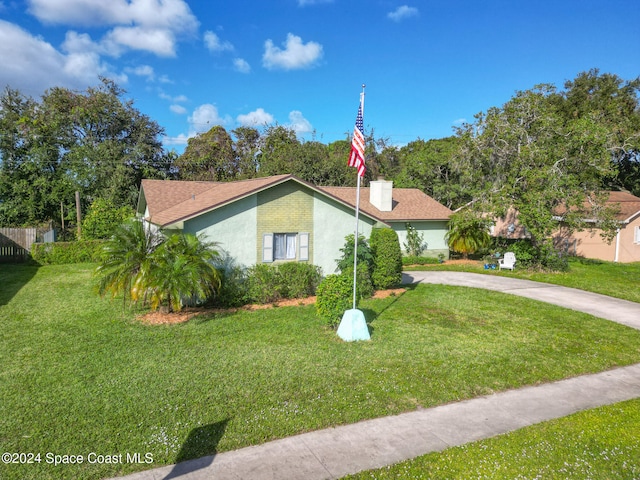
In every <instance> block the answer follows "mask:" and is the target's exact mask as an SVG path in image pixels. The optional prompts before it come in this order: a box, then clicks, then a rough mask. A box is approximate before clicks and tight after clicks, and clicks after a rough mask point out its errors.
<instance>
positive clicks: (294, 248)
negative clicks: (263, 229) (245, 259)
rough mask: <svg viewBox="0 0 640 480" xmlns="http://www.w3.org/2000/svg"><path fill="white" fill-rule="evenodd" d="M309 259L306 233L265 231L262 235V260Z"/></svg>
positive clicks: (267, 261) (307, 235)
mask: <svg viewBox="0 0 640 480" xmlns="http://www.w3.org/2000/svg"><path fill="white" fill-rule="evenodd" d="M275 260H300V261H306V260H309V234H308V233H265V234H264V235H263V236H262V261H263V262H265V263H269V262H273V261H275Z"/></svg>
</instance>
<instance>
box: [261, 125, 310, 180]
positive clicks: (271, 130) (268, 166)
mask: <svg viewBox="0 0 640 480" xmlns="http://www.w3.org/2000/svg"><path fill="white" fill-rule="evenodd" d="M300 149H301V143H300V140H298V137H297V136H296V132H295V131H294V130H293V129H292V128H288V127H285V126H282V125H272V126H269V127H267V129H266V131H265V133H264V134H263V137H262V141H261V148H260V153H259V154H258V156H257V160H258V176H260V177H268V176H269V175H280V174H283V173H293V172H294V171H297V170H299V162H300Z"/></svg>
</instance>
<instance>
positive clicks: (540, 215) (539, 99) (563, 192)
mask: <svg viewBox="0 0 640 480" xmlns="http://www.w3.org/2000/svg"><path fill="white" fill-rule="evenodd" d="M561 104H562V97H561V96H559V95H558V94H557V92H556V89H555V87H553V86H551V85H539V86H537V87H535V88H534V89H532V90H527V91H524V92H518V93H517V94H516V95H515V97H514V98H512V99H511V100H509V101H508V102H507V103H506V104H505V105H504V106H502V107H501V108H497V107H494V108H491V109H489V110H488V111H487V113H480V114H478V115H476V117H475V118H476V120H475V122H474V123H473V124H467V125H464V126H463V127H462V128H460V129H459V130H458V135H459V136H460V141H461V143H462V148H461V149H460V150H459V152H458V155H457V156H456V158H455V159H454V164H455V168H456V171H457V174H459V175H460V181H461V183H462V184H463V185H466V186H468V188H469V193H470V194H471V195H472V197H473V198H474V202H473V203H472V204H471V206H470V208H471V209H474V210H476V211H477V212H482V213H485V214H491V215H493V216H494V217H503V216H504V214H505V213H506V211H507V209H508V208H509V207H513V208H514V209H515V210H516V211H518V214H519V221H520V222H521V223H522V225H523V226H524V227H526V229H527V231H528V233H529V235H530V237H531V241H532V243H533V245H534V246H535V247H536V248H538V249H539V250H543V249H544V250H548V248H549V247H550V246H551V244H552V234H553V232H554V231H555V230H556V229H557V228H558V215H562V219H563V221H564V224H565V225H566V226H567V228H568V229H570V230H571V229H581V228H585V222H584V220H585V218H591V219H597V220H598V221H599V223H598V226H600V227H602V228H604V231H605V233H607V234H609V235H611V234H612V231H615V230H613V229H612V226H613V224H612V223H611V221H610V220H611V218H612V212H611V211H610V210H609V209H607V208H606V206H605V204H604V202H605V195H603V194H602V189H601V185H602V180H603V178H605V177H606V176H610V175H611V174H612V173H613V172H614V168H613V164H612V161H611V154H610V152H611V150H612V149H614V148H615V140H614V139H612V137H611V136H610V135H609V133H610V132H609V130H608V129H607V127H606V125H604V124H602V123H600V122H598V118H597V117H593V116H586V117H579V118H575V119H572V120H567V119H566V118H565V117H564V116H563V115H561V114H560V112H559V107H558V106H559V105H561ZM585 201H586V202H587V203H586V204H585ZM543 247H544V248H543Z"/></svg>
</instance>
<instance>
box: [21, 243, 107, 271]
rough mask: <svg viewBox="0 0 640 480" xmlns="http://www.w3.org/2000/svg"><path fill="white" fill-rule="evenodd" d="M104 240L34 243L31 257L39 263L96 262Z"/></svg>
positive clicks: (100, 253) (98, 259)
mask: <svg viewBox="0 0 640 480" xmlns="http://www.w3.org/2000/svg"><path fill="white" fill-rule="evenodd" d="M104 244H105V241H104V240H79V241H76V242H53V243H34V244H33V245H31V258H32V259H33V260H34V261H35V262H36V263H39V264H40V265H62V264H67V263H87V262H92V263H95V262H98V261H100V257H101V255H102V247H103V246H104Z"/></svg>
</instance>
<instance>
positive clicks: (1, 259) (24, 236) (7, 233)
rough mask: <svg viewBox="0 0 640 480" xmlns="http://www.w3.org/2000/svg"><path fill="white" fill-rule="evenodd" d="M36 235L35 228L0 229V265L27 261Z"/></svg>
mask: <svg viewBox="0 0 640 480" xmlns="http://www.w3.org/2000/svg"><path fill="white" fill-rule="evenodd" d="M36 235H37V229H36V228H0V263H17V262H24V261H25V260H27V259H28V258H29V252H30V251H31V245H32V244H33V243H34V242H35V241H36Z"/></svg>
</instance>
